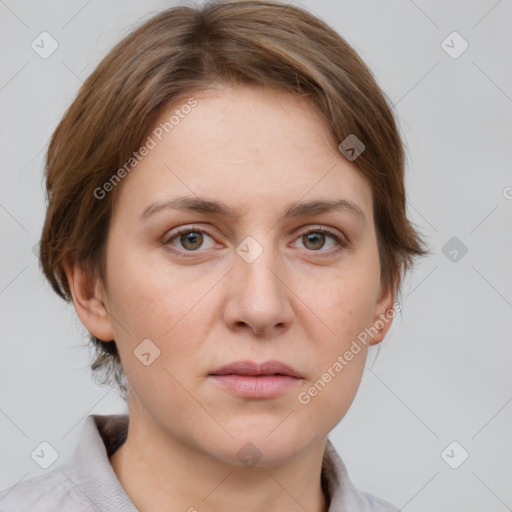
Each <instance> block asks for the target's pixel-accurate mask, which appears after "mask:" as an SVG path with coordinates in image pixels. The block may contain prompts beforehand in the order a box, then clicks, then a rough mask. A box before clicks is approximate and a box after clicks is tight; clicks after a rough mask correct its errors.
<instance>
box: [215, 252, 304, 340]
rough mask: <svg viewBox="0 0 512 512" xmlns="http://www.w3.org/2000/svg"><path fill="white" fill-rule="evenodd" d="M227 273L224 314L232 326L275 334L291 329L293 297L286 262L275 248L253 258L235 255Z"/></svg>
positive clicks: (259, 334)
mask: <svg viewBox="0 0 512 512" xmlns="http://www.w3.org/2000/svg"><path fill="white" fill-rule="evenodd" d="M240 254H242V253H240ZM228 275H229V278H230V283H229V286H228V292H227V293H228V298H227V303H226V307H225V309H224V315H225V321H226V323H227V325H228V326H229V328H230V329H232V330H234V331H241V330H248V331H251V332H252V333H253V334H256V335H258V336H262V337H272V336H273V335H276V334H279V333H280V332H283V331H285V330H286V329H288V328H289V326H290V324H291V321H292V318H293V315H294V309H293V302H292V301H293V298H294V296H293V293H292V290H291V288H292V287H291V286H290V284H288V283H287V282H286V275H287V273H286V270H285V268H284V266H283V262H282V260H280V259H279V258H278V256H277V255H276V254H275V252H274V251H272V250H270V249H265V250H263V252H262V253H261V254H260V255H259V256H258V257H257V258H256V259H255V260H254V261H251V260H250V259H244V257H241V256H239V254H236V255H235V259H234V266H233V269H232V271H231V272H230V273H229V274H228Z"/></svg>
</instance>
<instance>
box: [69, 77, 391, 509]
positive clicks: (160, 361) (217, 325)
mask: <svg viewBox="0 0 512 512" xmlns="http://www.w3.org/2000/svg"><path fill="white" fill-rule="evenodd" d="M194 97H195V98H196V99H197V100H198V105H197V107H196V108H195V109H194V110H192V112H191V113H190V114H189V115H188V116H185V117H184V118H183V119H181V120H180V123H179V124H178V125H177V126H175V128H174V129H173V130H172V132H170V133H169V134H168V135H167V136H166V137H165V138H164V140H163V141H162V142H160V143H159V144H158V145H157V146H156V147H155V148H154V149H152V150H151V151H150V153H149V155H147V156H146V157H145V158H144V159H143V160H142V161H141V162H140V163H139V164H138V165H137V166H136V168H135V169H134V170H133V171H132V172H131V173H130V174H129V175H128V176H127V177H126V178H124V180H123V182H122V184H121V185H118V189H117V190H116V191H115V193H116V194H117V195H116V196H115V199H116V200H115V203H114V210H113V216H112V222H111V226H110V231H109V236H108V242H107V256H106V257H107V267H106V268H107V282H106V283H102V282H101V281H100V280H97V279H95V278H93V277H91V276H90V275H89V274H87V273H86V272H85V271H84V270H83V269H82V268H81V267H80V266H79V265H70V264H69V265H68V266H67V275H68V280H69V282H70V285H71V289H72V294H73V301H74V305H75V308H76V310H77V313H78V315H79V317H80V319H81V321H82V322H83V324H84V325H85V326H86V327H87V329H88V330H89V331H90V332H91V333H92V334H94V335H95V336H96V337H97V338H99V339H103V340H111V339H115V340H116V343H117V346H118V349H119V352H120V357H121V361H122V364H123V368H124V370H125V373H126V375H127V381H128V385H129V404H128V405H129V413H130V424H129V432H128V438H127V441H126V442H125V443H124V444H123V445H122V446H121V448H119V449H118V451H117V452H116V453H115V454H114V455H113V456H112V457H111V460H110V462H111V464H112V467H113V469H114V471H115V472H116V474H117V476H118V478H119V480H120V482H121V484H122V485H123V487H124V488H125V490H126V492H127V494H128V495H129V496H130V498H131V499H132V501H133V502H134V504H135V506H136V507H137V508H138V509H139V510H142V511H149V510H193V509H192V507H194V508H195V509H197V510H198V511H214V510H215V511H220V510H222V511H231V510H233V511H234V510H240V506H241V504H243V507H242V508H243V509H244V510H246V511H249V512H251V511H261V510H265V511H274V510H280V511H291V510H299V509H301V507H304V508H305V509H307V510H309V511H314V512H320V511H324V510H326V509H327V504H328V503H327V500H326V497H325V496H324V494H323V492H322V490H321V483H320V482H321V480H320V471H321V464H322V454H323V452H324V448H325V443H326V438H327V435H328V433H329V432H330V431H331V430H332V429H333V428H334V427H335V426H336V425H337V424H338V422H339V421H340V420H341V419H342V418H343V416H344V415H345V414H346V412H347V410H348V408H349V407H350V405H351V403H352V401H353V399H354V397H355V394H356V392H357V388H358V386H359V384H360V380H361V377H362V372H363V370H364V364H365V361H366V356H367V347H365V346H364V345H362V350H361V351H360V352H359V353H358V354H357V355H356V356H354V358H353V359H352V361H350V363H349V364H347V366H346V367H344V369H343V371H341V372H339V373H338V374H336V377H335V378H333V379H332V380H331V382H330V383H328V384H327V385H326V386H325V388H324V389H323V390H322V391H321V392H319V393H318V394H317V396H315V397H313V398H311V401H310V402H309V403H308V404H301V403H299V401H298V399H297V396H298V393H299V392H300V391H304V390H307V389H308V388H310V387H311V386H312V385H313V383H314V382H316V381H317V380H318V379H319V378H321V376H322V374H324V373H325V372H326V371H327V369H328V368H329V367H332V365H333V363H334V362H335V361H336V360H337V357H338V356H339V355H342V354H343V353H344V352H345V351H346V350H348V349H349V347H350V345H351V343H352V341H353V340H354V339H355V338H356V337H357V335H358V334H359V333H361V332H362V331H363V330H364V329H365V327H370V326H372V325H374V324H375V322H376V321H377V320H378V319H379V318H382V317H381V315H383V314H385V313H386V312H387V311H388V310H389V309H390V308H392V305H393V302H394V294H393V292H392V291H388V292H386V293H383V292H382V290H381V283H380V279H379V276H380V266H379V255H378V248H377V238H376V232H375V226H374V223H373V210H372V193H371V189H370V186H369V185H368V183H367V182H366V181H365V180H364V178H363V177H362V176H361V175H360V174H359V172H358V171H357V169H356V167H355V166H354V165H353V164H352V163H351V162H349V161H348V160H347V159H346V158H345V157H344V156H343V155H342V154H341V153H340V152H339V150H338V149H337V144H336V141H334V140H333V139H332V136H331V134H330V132H329V129H328V126H327V125H326V124H325V121H324V120H323V119H322V118H321V117H320V116H319V114H318V113H317V112H316V111H315V110H314V109H312V107H311V106H309V104H308V103H306V102H305V101H304V100H303V99H301V98H299V97H297V96H295V95H290V94H289V93H285V92H280V91H275V90H264V89H262V88H257V87H248V86H239V87H236V88H232V87H227V86H218V87H216V88H215V89H211V90H209V91H208V92H207V93H206V92H203V93H201V94H196V95H194ZM183 103H185V102H183ZM178 106H179V105H178ZM175 109H176V105H173V106H172V107H170V108H169V109H168V110H166V111H165V112H162V116H161V119H159V121H158V122H157V124H159V123H160V122H162V121H165V120H167V119H168V118H169V117H170V115H171V114H172V112H173V111H174V110H175ZM178 196H189V197H193V198H195V197H198V196H199V197H201V198H207V199H210V200H217V201H221V202H223V203H225V204H227V205H228V206H230V207H232V208H238V209H239V213H240V218H239V219H238V220H236V221H235V220H231V219H229V218H225V217H222V216H220V215H217V214H211V213H197V212H189V211H184V210H176V209H165V208H164V209H162V210H160V211H159V212H157V213H155V214H154V215H151V216H149V217H147V218H146V219H144V220H140V216H141V214H142V212H143V211H144V209H145V208H146V207H148V205H151V204H153V203H155V202H159V201H168V200H170V199H173V198H175V197H178ZM340 198H343V199H347V200H350V201H352V202H354V203H356V204H357V205H358V206H359V207H360V209H361V210H362V212H363V213H364V217H365V219H366V220H365V221H364V222H363V221H361V220H360V219H359V218H358V217H357V216H356V215H355V214H353V213H351V212H350V211H348V210H342V211H329V212H324V213H315V214H310V215H307V216H305V217H299V218H293V219H283V213H284V209H285V205H287V204H288V203H290V202H292V201H302V202H306V201H310V200H313V199H321V200H331V199H340ZM180 226H182V227H185V228H189V229H190V231H192V232H195V233H197V228H201V229H203V230H205V231H206V232H207V233H206V234H203V238H202V239H201V238H199V240H197V239H196V240H195V241H194V239H192V242H190V238H189V239H187V238H186V236H182V237H181V239H180V236H179V235H178V236H177V237H175V238H172V235H173V234H175V230H176V228H178V227H180ZM193 226H194V227H195V229H194V228H193ZM318 227H330V228H331V229H333V230H334V232H335V234H337V235H339V236H340V238H343V237H345V239H346V240H347V241H348V245H347V246H346V247H343V246H339V245H338V243H337V242H336V240H335V239H334V238H332V237H331V235H325V238H324V237H323V236H322V234H321V233H320V234H319V235H318V236H319V238H318V239H316V240H315V239H314V238H310V239H308V238H307V237H305V236H303V235H305V234H306V233H318V230H315V228H317V229H318ZM170 236H171V241H169V240H168V239H169V238H170ZM189 236H190V235H189ZM248 236H252V237H253V238H254V239H255V240H256V241H257V242H258V244H259V245H260V246H261V248H262V249H263V252H262V254H261V255H260V256H259V257H258V258H257V259H255V260H254V261H253V262H252V263H248V262H246V261H245V260H244V259H243V258H242V257H240V256H239V255H238V254H237V252H236V250H235V249H236V248H237V247H238V246H239V245H240V244H241V242H242V241H243V240H244V239H245V238H246V237H248ZM337 247H340V250H339V251H336V248H337ZM171 248H172V249H174V250H175V251H176V252H171ZM180 254H187V255H189V256H190V257H184V256H180ZM391 323H392V322H391V320H389V321H388V322H386V323H385V325H384V328H383V329H381V331H379V333H378V334H377V335H376V336H374V337H373V339H372V340H371V342H370V344H377V343H379V342H381V341H382V340H383V339H384V337H385V335H386V332H387V331H388V329H389V327H390V326H391ZM147 338H149V339H150V340H152V342H153V343H154V344H155V345H156V346H158V348H159V350H160V356H159V357H157V358H156V359H155V360H154V361H153V362H152V363H151V364H150V365H149V366H145V365H144V364H141V362H140V360H139V359H138V358H137V357H135V355H134V350H135V349H136V348H137V346H138V345H139V344H140V343H141V341H142V340H144V339H147ZM269 359H277V360H279V361H282V362H284V363H286V364H288V365H290V366H292V367H294V368H295V369H296V370H298V371H299V372H300V373H301V374H302V377H303V379H302V380H299V381H297V384H296V385H294V386H293V387H292V388H291V389H289V390H287V391H285V392H284V393H282V394H281V395H279V396H277V397H274V398H267V399H250V398H242V397H240V396H237V395H234V394H233V393H231V392H229V391H226V390H224V389H221V388H220V387H219V386H217V385H215V384H214V383H212V380H211V377H209V374H210V372H212V371H213V370H214V369H216V368H218V367H220V366H222V365H224V364H227V363H229V362H233V361H237V360H252V361H257V362H262V361H266V360H269ZM248 442H251V443H253V444H254V445H255V446H256V447H257V448H258V450H259V451H260V452H261V455H262V456H261V458H260V459H259V461H258V462H257V463H256V465H254V466H252V467H246V466H244V465H243V464H242V462H241V461H240V460H239V459H238V457H237V452H238V450H240V449H241V448H242V447H243V446H244V445H245V444H246V443H248Z"/></svg>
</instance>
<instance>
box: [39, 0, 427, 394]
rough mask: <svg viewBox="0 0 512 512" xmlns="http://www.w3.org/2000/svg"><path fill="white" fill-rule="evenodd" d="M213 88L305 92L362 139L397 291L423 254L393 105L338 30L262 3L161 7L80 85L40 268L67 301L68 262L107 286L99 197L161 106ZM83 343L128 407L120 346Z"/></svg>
mask: <svg viewBox="0 0 512 512" xmlns="http://www.w3.org/2000/svg"><path fill="white" fill-rule="evenodd" d="M217 85H234V86H236V85H253V86H260V87H267V88H274V89H278V90H281V91H288V92H290V93H292V94H295V95H300V96H301V97H303V98H304V99H306V100H307V101H308V102H309V103H310V104H311V105H312V106H313V107H314V108H315V109H316V110H317V111H318V112H319V113H320V115H321V116H322V118H323V119H325V122H326V123H327V125H328V126H329V128H330V133H331V134H332V136H333V140H334V141H337V143H338V144H339V143H341V142H342V141H344V140H345V139H346V138H347V137H348V136H349V135H355V136H356V137H357V138H358V139H359V140H360V141H362V142H363V144H364V145H365V149H364V151H363V152H362V153H361V154H360V155H359V156H358V157H357V158H356V159H355V160H353V162H352V163H353V164H354V165H355V167H356V168H357V170H358V171H359V172H360V173H361V174H362V175H363V176H364V177H365V178H366V180H367V182H368V183H369V185H370V186H371V189H372V195H373V210H374V221H375V226H376V235H377V242H378V249H379V261H380V268H381V285H382V287H383V289H384V290H389V289H390V287H392V288H393V290H394V291H395V292H399V291H400V284H401V281H402V277H403V275H404V274H405V272H406V271H407V270H408V268H409V267H410V266H411V265H412V262H413V258H414V257H415V256H419V255H425V254H428V253H429V251H428V250H427V249H426V246H424V242H423V241H422V239H421V237H420V235H419V234H418V232H417V231H416V230H415V228H414V227H413V225H412V224H411V222H410V221H409V220H408V219H407V216H406V196H405V185H404V167H405V155H404V147H403V143H402V140H401V137H400V135H399V132H398V128H397V124H396V122H395V119H394V115H393V112H392V107H391V105H392V104H391V102H390V101H389V99H388V98H387V96H386V95H385V93H384V92H383V91H382V90H381V89H380V88H379V86H378V84H377V82H376V79H375V78H374V77H373V75H372V73H371V72H370V70H369V69H368V67H367V66H366V65H365V64H364V62H363V61H362V60H361V58H360V57H359V56H358V54H357V53H356V51H355V50H354V49H353V48H352V47H351V46H350V45H349V44H348V43H347V42H346V41H345V40H344V39H343V38H342V37H341V36H340V35H339V34H338V33H337V32H336V31H334V30H333V29H332V28H331V27H329V26H328V25H327V24H326V23H324V22H323V21H321V20H320V19H319V18H317V17H315V16H314V15H312V14H310V13H308V12H307V11H305V10H304V9H302V8H299V7H296V6H292V5H286V4H283V3H280V2H277V1H266V0H235V1H229V0H228V1H215V0H214V1H207V2H206V3H205V4H203V5H201V6H198V7H191V6H177V7H173V8H170V9H167V10H165V11H162V12H160V13H158V14H157V15H155V16H154V17H152V18H151V19H149V20H147V21H146V22H144V23H143V24H142V25H141V26H139V27H138V28H136V29H135V30H133V31H132V32H131V33H129V34H128V35H127V37H125V38H124V39H123V40H122V41H120V42H119V43H118V44H117V45H116V46H115V47H114V48H113V49H112V50H111V51H110V52H109V53H108V54H107V55H106V56H105V57H104V59H103V60H102V61H101V62H100V64H99V65H98V66H97V68H96V69H95V70H94V72H93V73H92V74H91V75H90V76H89V77H88V79H87V80H86V81H85V82H84V84H83V85H82V87H81V89H80V90H79V92H78V95H77V97H76V99H75V100H74V101H73V103H72V104H71V106H70V107H69V108H68V110H67V111H66V113H65V115H64V117H63V118H62V120H61V121H60V123H59V125H58V126H57V128H56V130H55V132H54V133H53V135H52V138H51V141H50V144H49V147H48V152H47V156H46V165H45V180H46V192H47V212H46V219H45V222H44V226H43V230H42V237H41V241H40V264H41V267H42V271H43V273H44V275H45V276H46V278H47V279H48V280H49V282H50V284H51V286H52V288H53V289H54V290H55V292H56V293H57V294H58V295H59V296H61V297H62V298H63V299H64V300H66V301H68V302H70V301H72V296H71V292H70V286H69V283H68V281H67V278H66V273H65V266H64V264H65V262H73V263H78V264H80V265H82V266H83V268H86V269H87V270H88V271H89V272H90V275H92V276H96V277H99V278H100V279H101V280H102V281H103V282H104V283H106V273H105V267H106V261H105V255H106V251H105V249H106V242H107V235H108V232H109V224H110V219H111V213H112V207H113V204H114V199H115V197H116V194H117V193H118V190H119V188H120V186H118V187H115V188H114V190H113V191H112V193H109V194H103V195H102V196H101V199H100V198H98V197H97V196H98V194H97V193H95V191H97V190H98V188H99V187H103V186H104V185H105V183H107V182H108V181H109V180H111V179H112V177H113V175H114V174H115V172H116V171H117V170H119V168H120V167H121V166H122V165H123V164H125V163H126V162H127V161H129V159H130V158H131V157H132V155H133V154H134V151H136V150H137V149H138V148H139V147H140V145H141V143H142V142H143V140H144V137H145V135H147V133H148V130H149V129H150V128H151V127H152V126H153V125H154V123H155V122H156V120H157V118H158V116H159V115H160V114H161V113H162V111H163V110H164V109H166V108H168V107H169V106H170V105H172V104H175V103H177V102H179V101H182V100H183V98H186V97H189V96H190V95H191V94H194V93H199V92H201V91H208V90H210V89H211V88H212V87H213V86H217ZM121 185H122V184H121ZM89 334H90V333H89ZM90 341H92V345H93V347H94V348H95V349H96V357H95V360H94V361H93V362H92V364H91V370H92V371H93V377H95V379H96V381H97V382H100V383H101V384H107V383H114V384H117V386H118V389H119V390H120V391H121V393H122V396H123V398H124V399H125V400H126V396H127V387H126V382H125V379H124V377H125V376H124V373H123V369H122V365H121V362H120V358H119V354H118V351H117V347H116V344H115V341H114V340H110V341H102V340H99V339H98V338H96V337H94V336H93V335H92V334H90Z"/></svg>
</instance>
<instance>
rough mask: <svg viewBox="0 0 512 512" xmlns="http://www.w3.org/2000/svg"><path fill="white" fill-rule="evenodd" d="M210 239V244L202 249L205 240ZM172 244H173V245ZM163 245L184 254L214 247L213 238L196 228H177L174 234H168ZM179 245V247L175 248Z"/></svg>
mask: <svg viewBox="0 0 512 512" xmlns="http://www.w3.org/2000/svg"><path fill="white" fill-rule="evenodd" d="M208 238H209V239H210V240H211V241H212V242H213V243H211V244H210V245H209V246H207V247H202V246H203V244H204V242H205V240H206V239H208ZM173 242H174V243H173ZM164 244H165V245H169V244H170V245H172V246H173V247H177V248H178V249H180V250H184V251H186V252H195V251H197V250H198V249H201V248H202V249H209V248H211V247H213V246H214V245H215V242H214V241H213V238H212V237H211V236H210V235H209V234H208V233H207V232H206V231H204V230H202V229H199V228H196V227H193V226H192V227H185V228H183V227H182V228H178V229H177V230H176V231H175V232H174V233H170V234H169V236H168V237H166V238H165V240H164ZM176 244H180V245H181V247H180V246H176Z"/></svg>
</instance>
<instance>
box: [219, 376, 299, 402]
mask: <svg viewBox="0 0 512 512" xmlns="http://www.w3.org/2000/svg"><path fill="white" fill-rule="evenodd" d="M210 377H211V378H212V379H213V380H214V382H216V383H217V384H218V385H220V386H222V387H223V388H225V389H228V390H229V391H232V392H233V393H235V394H237V395H239V396H241V397H244V398H272V397H274V396H278V395H280V394H281V393H284V392H285V391H287V390H288V389H290V388H291V387H293V386H295V385H296V384H297V383H298V382H300V381H301V380H302V379H298V378H295V377H290V376H289V375H265V376H260V377H257V376H250V375H236V374H229V375H210Z"/></svg>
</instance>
